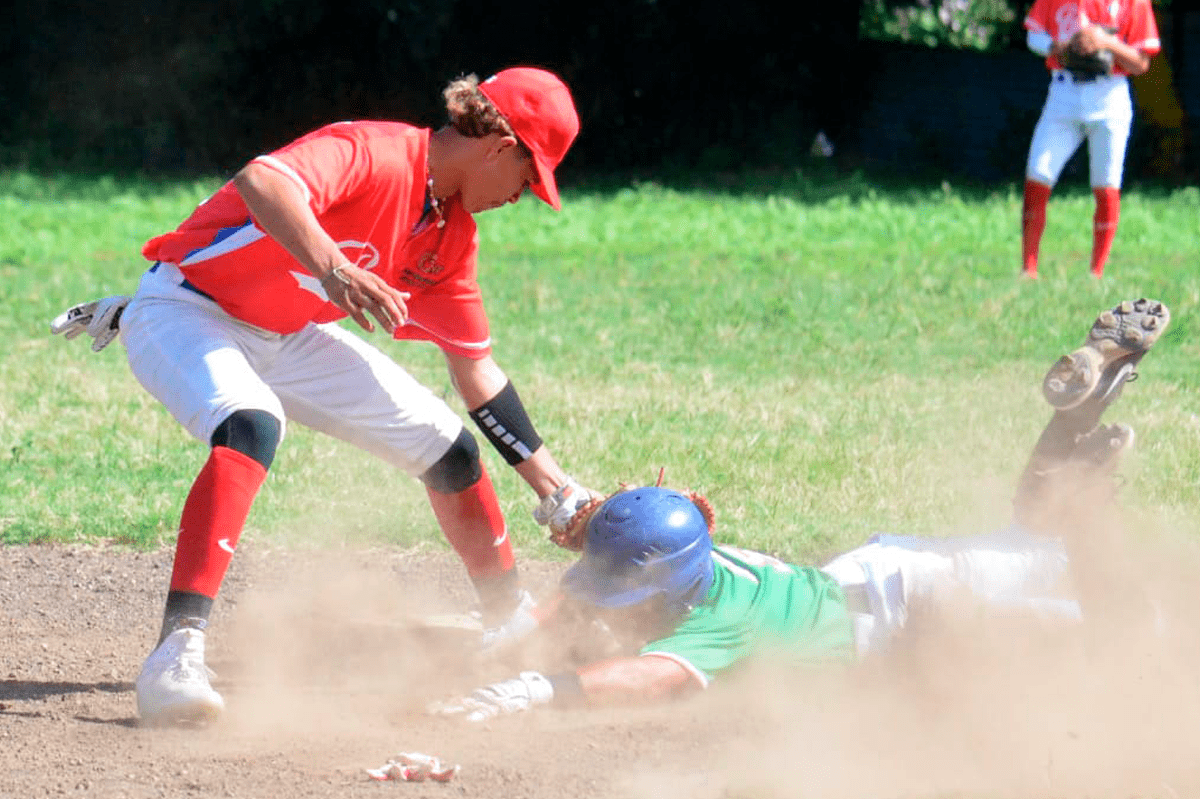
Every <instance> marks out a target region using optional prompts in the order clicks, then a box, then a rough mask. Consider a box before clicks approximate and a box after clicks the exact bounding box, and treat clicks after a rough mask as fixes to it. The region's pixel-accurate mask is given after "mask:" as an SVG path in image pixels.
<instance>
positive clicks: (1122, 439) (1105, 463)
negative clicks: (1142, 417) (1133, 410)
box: [1071, 424, 1134, 469]
mask: <svg viewBox="0 0 1200 799" xmlns="http://www.w3.org/2000/svg"><path fill="white" fill-rule="evenodd" d="M1133 441H1134V434H1133V428H1132V427H1130V426H1129V425H1127V424H1112V425H1107V424H1102V425H1100V426H1099V427H1097V428H1096V429H1095V430H1093V431H1092V432H1090V433H1088V434H1087V435H1085V436H1080V437H1079V440H1078V441H1076V442H1075V449H1073V450H1072V451H1071V459H1072V460H1075V461H1084V462H1086V463H1089V464H1091V465H1093V466H1095V467H1096V468H1100V469H1107V468H1110V467H1113V466H1116V463H1117V459H1118V458H1120V456H1121V454H1122V453H1123V452H1125V451H1127V450H1129V449H1131V448H1132V447H1133Z"/></svg>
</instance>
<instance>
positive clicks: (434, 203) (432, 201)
mask: <svg viewBox="0 0 1200 799" xmlns="http://www.w3.org/2000/svg"><path fill="white" fill-rule="evenodd" d="M425 194H426V196H427V197H429V209H430V210H431V211H433V213H434V214H435V215H436V216H437V226H438V227H439V228H442V227H445V226H446V220H445V219H444V218H443V217H442V203H441V202H440V201H439V200H438V198H437V197H434V196H433V175H430V176H429V179H428V180H426V181H425Z"/></svg>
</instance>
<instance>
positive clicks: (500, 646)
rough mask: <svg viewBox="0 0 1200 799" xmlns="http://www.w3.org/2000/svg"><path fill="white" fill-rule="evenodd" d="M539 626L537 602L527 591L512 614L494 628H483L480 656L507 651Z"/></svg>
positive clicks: (523, 592) (523, 593) (539, 617)
mask: <svg viewBox="0 0 1200 799" xmlns="http://www.w3.org/2000/svg"><path fill="white" fill-rule="evenodd" d="M539 624H541V615H540V614H539V613H538V605H537V602H535V601H534V599H533V596H532V595H531V594H530V593H529V592H528V591H522V592H521V599H520V601H519V602H518V603H517V606H516V607H515V608H514V609H513V611H512V613H510V614H509V615H508V618H506V619H505V620H504V621H502V622H501V623H500V624H498V625H496V626H494V627H485V628H484V630H483V633H482V635H481V637H480V642H479V651H480V654H485V655H492V654H496V653H497V652H501V651H503V650H505V649H508V648H509V647H510V646H514V645H516V644H517V643H519V642H521V641H523V640H525V639H526V638H528V637H529V636H530V635H531V634H532V633H533V632H534V630H536V629H537V628H538V625H539Z"/></svg>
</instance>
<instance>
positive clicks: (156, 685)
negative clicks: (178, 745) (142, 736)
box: [136, 627, 225, 726]
mask: <svg viewBox="0 0 1200 799" xmlns="http://www.w3.org/2000/svg"><path fill="white" fill-rule="evenodd" d="M136 688H137V705H138V715H139V716H140V717H141V719H142V723H143V724H147V725H151V726H174V725H195V724H205V723H208V722H211V721H215V720H216V719H217V718H219V717H220V715H221V713H222V712H223V711H224V710H225V700H224V699H222V698H221V695H220V694H219V693H217V692H216V691H215V690H213V687H212V686H211V685H209V682H208V669H207V668H206V667H205V665H204V631H203V630H197V629H195V628H194V627H180V628H179V629H178V630H176V631H175V632H173V633H171V634H170V635H168V636H167V637H166V638H165V639H164V640H163V642H162V643H161V644H159V645H158V648H157V649H155V650H154V651H153V652H151V653H150V657H148V658H146V662H145V664H143V665H142V673H141V674H139V675H138V678H137V683H136Z"/></svg>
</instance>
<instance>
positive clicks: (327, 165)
mask: <svg viewBox="0 0 1200 799" xmlns="http://www.w3.org/2000/svg"><path fill="white" fill-rule="evenodd" d="M354 134H355V127H354V123H352V122H337V123H334V124H332V125H326V126H325V127H323V128H320V129H319V130H316V131H313V132H312V133H310V134H308V135H307V136H303V137H301V138H299V139H297V140H296V141H294V142H292V143H291V144H289V145H287V146H285V147H283V148H281V149H279V150H276V151H275V152H273V153H270V154H268V155H260V156H259V157H258V158H255V159H254V160H255V161H256V162H258V163H260V164H263V165H265V166H269V167H271V168H273V169H275V170H277V171H279V172H281V173H282V174H283V175H285V176H287V177H288V178H291V180H292V181H293V182H295V183H296V185H297V186H298V187H299V188H300V190H301V191H302V192H304V196H305V197H306V198H307V199H308V204H309V205H310V206H311V207H312V209H313V212H314V213H316V214H317V215H320V214H322V213H324V212H325V211H326V210H328V209H329V207H330V206H332V205H333V204H334V203H337V202H344V201H346V200H348V199H351V198H353V197H355V196H356V195H357V194H358V193H359V192H360V191H363V190H364V189H365V187H366V186H367V184H368V182H369V180H370V177H371V170H372V168H373V164H372V160H371V154H370V150H369V148H367V147H366V146H365V145H364V144H363V142H362V141H361V140H360V139H359V138H358V137H357V136H356V135H354Z"/></svg>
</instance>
